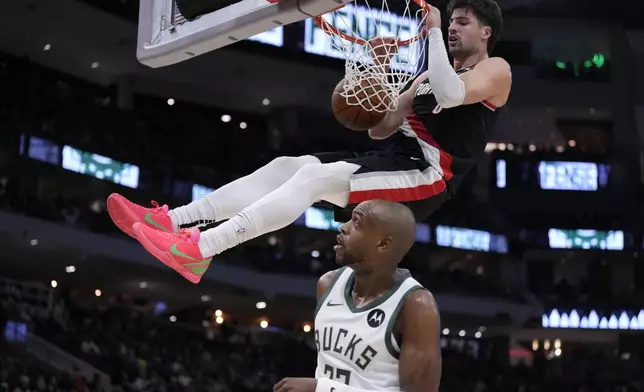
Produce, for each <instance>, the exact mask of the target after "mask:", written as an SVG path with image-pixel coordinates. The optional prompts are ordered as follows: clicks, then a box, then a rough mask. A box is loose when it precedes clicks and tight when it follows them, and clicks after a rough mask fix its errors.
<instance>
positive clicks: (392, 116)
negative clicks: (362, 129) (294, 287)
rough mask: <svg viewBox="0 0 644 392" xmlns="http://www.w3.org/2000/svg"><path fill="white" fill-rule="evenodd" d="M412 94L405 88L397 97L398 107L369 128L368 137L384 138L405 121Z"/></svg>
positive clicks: (412, 98)
mask: <svg viewBox="0 0 644 392" xmlns="http://www.w3.org/2000/svg"><path fill="white" fill-rule="evenodd" d="M413 100H414V95H413V93H412V91H411V90H407V91H405V92H404V93H402V94H400V96H399V97H398V109H396V111H393V112H388V113H387V115H386V116H385V118H383V119H382V121H381V122H380V124H378V125H376V126H375V127H373V128H371V129H370V130H369V137H371V138H372V139H386V138H388V137H389V136H391V135H392V134H393V133H394V132H396V131H397V130H398V128H400V127H401V126H402V124H403V122H404V121H405V117H406V116H407V114H409V112H410V111H411V105H412V102H413Z"/></svg>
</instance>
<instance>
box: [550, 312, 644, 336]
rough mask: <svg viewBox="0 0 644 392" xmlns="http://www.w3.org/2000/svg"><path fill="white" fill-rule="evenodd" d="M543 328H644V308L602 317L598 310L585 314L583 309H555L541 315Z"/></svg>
mask: <svg viewBox="0 0 644 392" xmlns="http://www.w3.org/2000/svg"><path fill="white" fill-rule="evenodd" d="M541 326H542V327H543V328H575V329H608V330H620V329H621V330H632V331H642V330H644V309H642V310H640V311H639V313H638V314H635V312H632V313H631V315H630V316H629V313H628V312H626V311H621V312H620V311H615V312H612V313H610V314H605V315H602V316H601V317H600V313H599V312H598V311H597V310H591V311H590V312H588V313H587V314H584V312H583V311H582V310H576V309H573V310H572V311H571V312H570V313H567V312H559V311H558V310H557V309H553V310H552V311H551V312H550V313H544V314H543V315H542V316H541Z"/></svg>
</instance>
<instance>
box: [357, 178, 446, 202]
mask: <svg viewBox="0 0 644 392" xmlns="http://www.w3.org/2000/svg"><path fill="white" fill-rule="evenodd" d="M446 187H447V186H446V185H445V181H442V180H440V181H436V182H434V183H433V184H431V185H419V186H417V187H414V188H399V189H370V190H366V191H353V192H351V193H349V204H359V203H362V202H363V201H367V200H387V201H396V202H406V201H417V200H424V199H428V198H430V197H433V196H436V195H438V194H439V193H441V192H443V191H444V190H445V188H446Z"/></svg>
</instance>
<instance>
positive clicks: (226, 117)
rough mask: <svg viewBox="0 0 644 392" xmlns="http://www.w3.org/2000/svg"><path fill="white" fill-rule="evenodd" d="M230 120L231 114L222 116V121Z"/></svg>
mask: <svg viewBox="0 0 644 392" xmlns="http://www.w3.org/2000/svg"><path fill="white" fill-rule="evenodd" d="M230 120H232V117H230V115H229V114H224V115H223V116H221V121H222V122H225V123H227V122H230Z"/></svg>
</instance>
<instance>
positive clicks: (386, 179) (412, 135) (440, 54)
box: [108, 0, 512, 283]
mask: <svg viewBox="0 0 644 392" xmlns="http://www.w3.org/2000/svg"><path fill="white" fill-rule="evenodd" d="M448 12H449V14H450V23H449V36H448V47H449V52H450V54H451V55H452V56H453V58H454V61H453V64H450V63H449V59H448V55H447V50H446V48H445V42H444V40H443V33H442V32H441V29H440V28H441V15H440V12H439V11H438V9H436V8H434V7H431V8H430V11H429V12H428V14H427V16H426V19H425V23H426V27H427V30H428V33H427V36H428V59H427V63H428V70H427V71H426V72H424V73H423V74H421V75H419V76H418V77H417V78H416V79H415V80H414V81H413V83H411V85H410V87H409V88H408V89H407V90H406V91H405V92H403V93H402V94H401V95H400V97H399V107H398V110H397V111H395V112H389V113H387V115H386V116H385V118H384V119H383V121H382V122H381V123H380V124H378V125H377V126H376V127H374V128H372V129H370V130H369V135H370V136H371V137H372V138H374V139H385V138H390V139H391V140H392V144H391V145H390V146H389V147H388V148H387V149H386V150H383V151H378V152H373V153H368V154H366V155H362V156H359V155H358V154H355V153H351V152H341V153H322V154H315V155H305V156H300V157H279V158H276V159H275V160H273V161H272V162H270V163H269V164H267V165H266V166H264V167H261V168H259V169H258V170H257V171H255V172H253V173H251V174H249V175H247V176H245V177H242V178H240V179H238V180H235V181H233V182H231V183H229V184H227V185H224V186H223V187H221V188H219V189H217V190H215V191H214V192H212V193H211V194H209V195H207V196H206V197H205V198H203V199H201V200H196V201H194V202H192V203H190V204H188V205H186V206H182V207H178V208H175V209H173V210H169V209H168V207H167V206H162V207H159V206H158V204H156V203H154V205H155V207H154V208H144V207H141V206H139V205H136V204H134V203H131V202H130V201H128V200H126V199H125V198H124V197H123V196H121V195H118V194H113V195H111V196H110V197H109V198H108V210H109V213H110V216H111V217H112V219H113V220H114V222H115V223H116V225H117V226H118V227H119V228H120V229H121V230H123V231H124V232H125V233H127V234H129V235H130V236H132V237H134V238H136V239H138V240H139V242H140V243H141V244H142V245H143V246H144V247H145V249H146V250H147V251H148V252H150V253H151V254H153V255H154V256H155V257H157V258H158V259H159V260H161V261H162V262H163V263H165V264H166V265H167V266H169V267H171V268H173V269H175V270H176V271H177V272H179V273H180V274H181V275H182V276H184V277H185V278H186V279H188V280H189V281H191V282H193V283H198V282H199V280H200V279H201V276H202V275H203V274H204V272H205V271H206V269H207V268H208V266H209V264H210V262H211V259H212V256H214V255H217V254H220V253H222V252H224V251H225V250H227V249H230V248H232V247H234V246H237V245H239V244H240V243H242V242H245V241H248V240H250V239H252V238H255V237H258V236H260V235H263V234H266V233H269V232H272V231H275V230H278V229H281V228H283V227H285V226H287V225H289V224H290V223H292V222H293V221H295V219H297V218H298V217H299V216H300V215H301V214H302V213H304V211H305V210H306V209H307V208H309V207H310V206H311V205H312V204H313V203H315V202H317V201H319V200H325V201H328V202H330V203H333V204H334V205H336V206H340V207H345V206H347V205H353V204H358V203H360V202H363V201H366V200H373V199H383V200H390V201H396V202H405V203H406V204H407V205H408V206H409V207H410V208H411V209H412V210H414V212H415V213H416V216H417V219H419V220H421V219H423V218H425V217H427V216H429V215H430V214H431V213H432V212H434V211H435V210H436V209H437V208H438V207H440V206H441V205H442V204H443V203H444V202H445V201H446V200H447V199H448V198H450V197H451V196H452V195H454V193H455V192H456V189H457V188H458V186H459V185H460V184H461V182H462V181H463V178H464V177H465V175H466V174H467V172H468V171H469V170H470V169H471V168H472V167H473V166H474V164H475V163H476V159H477V157H478V156H479V155H481V154H482V153H483V152H484V150H485V146H486V144H487V141H488V137H489V135H490V133H491V132H492V128H493V126H494V124H495V122H496V118H497V115H498V108H500V107H501V106H503V105H504V104H505V103H506V101H507V99H508V96H509V94H510V87H511V83H512V74H511V71H510V66H509V65H508V63H507V62H506V61H505V60H503V59H501V58H498V57H489V52H490V51H491V50H492V48H493V47H494V45H495V44H496V42H497V40H498V39H499V34H500V32H501V28H502V25H503V19H502V17H501V11H500V9H499V7H498V5H497V4H496V2H495V1H494V0H451V2H450V4H449V5H448ZM381 39H382V38H381ZM383 40H384V39H383ZM389 42H394V40H391V39H390V41H389ZM376 47H381V48H383V47H384V46H383V45H374V51H375V48H376ZM382 56H383V53H375V54H374V57H375V58H379V57H382ZM384 57H385V58H387V61H389V60H390V59H391V53H390V54H389V55H387V54H386V53H385V55H384ZM224 220H227V221H226V222H223V223H221V224H220V225H219V226H217V227H215V228H212V229H209V230H206V231H204V232H201V233H200V232H199V230H196V229H194V230H179V226H182V225H189V224H194V223H199V222H220V221H224Z"/></svg>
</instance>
